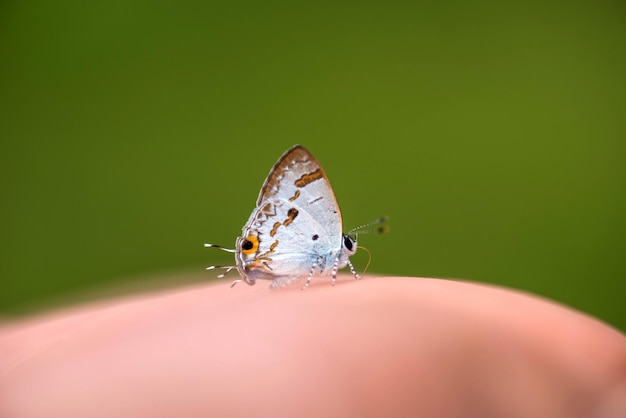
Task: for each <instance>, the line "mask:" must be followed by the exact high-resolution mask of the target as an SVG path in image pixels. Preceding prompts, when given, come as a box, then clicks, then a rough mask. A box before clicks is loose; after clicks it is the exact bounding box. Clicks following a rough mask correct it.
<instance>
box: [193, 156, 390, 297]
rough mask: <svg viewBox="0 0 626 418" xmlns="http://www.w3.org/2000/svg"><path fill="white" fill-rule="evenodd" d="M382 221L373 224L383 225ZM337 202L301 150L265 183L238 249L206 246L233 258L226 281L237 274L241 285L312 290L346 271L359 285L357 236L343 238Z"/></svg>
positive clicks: (321, 171)
mask: <svg viewBox="0 0 626 418" xmlns="http://www.w3.org/2000/svg"><path fill="white" fill-rule="evenodd" d="M385 220H386V219H385V218H380V219H378V220H376V221H374V222H371V223H370V224H367V225H364V226H369V225H372V224H374V223H380V222H384V221H385ZM342 227H343V222H342V217H341V211H340V210H339V205H338V204H337V199H336V198H335V194H334V193H333V189H332V187H331V185H330V182H329V181H328V177H327V176H326V173H325V172H324V169H322V166H321V165H320V163H319V162H318V161H317V160H316V159H315V157H314V156H313V155H312V154H311V153H310V152H309V151H308V150H307V149H306V148H304V147H303V146H301V145H295V146H293V147H292V148H290V149H289V150H287V151H286V152H285V153H284V154H283V155H282V156H281V157H280V159H279V160H278V162H276V164H275V165H274V167H272V169H271V171H270V173H269V175H268V176H267V178H266V179H265V183H263V187H262V188H261V192H260V193H259V197H258V199H257V202H256V208H255V209H254V210H253V211H252V214H251V215H250V218H249V219H248V221H247V222H246V224H245V225H244V227H243V230H242V235H241V237H238V238H237V241H236V243H235V249H229V248H225V247H222V246H220V245H216V244H204V246H205V247H214V248H219V249H221V250H224V251H227V252H231V253H234V254H235V265H234V266H210V267H207V270H212V269H216V268H223V269H226V271H225V272H224V273H223V274H221V275H219V276H218V277H223V276H225V275H226V274H228V273H229V272H230V271H231V270H233V269H237V271H238V272H239V274H240V276H241V279H239V280H235V281H234V282H233V284H232V285H231V287H232V286H234V285H235V284H237V283H239V282H242V281H243V282H246V283H248V284H249V285H254V284H255V283H256V281H257V280H271V281H272V283H271V287H273V288H277V287H283V286H286V285H287V284H289V283H292V282H294V281H296V280H298V279H303V278H306V283H305V285H304V288H306V287H308V286H309V284H310V283H311V279H312V278H313V277H314V276H328V275H330V276H331V283H332V284H335V282H336V280H337V271H338V270H339V269H341V268H344V267H345V266H346V265H347V266H349V267H350V271H351V272H352V275H353V276H354V277H355V278H356V279H359V278H360V277H359V275H358V274H357V273H356V271H355V269H354V266H353V265H352V263H351V262H350V256H352V255H354V253H355V252H356V250H357V236H356V235H353V234H352V232H353V231H354V230H353V231H350V232H348V233H343V230H342ZM356 229H360V228H356Z"/></svg>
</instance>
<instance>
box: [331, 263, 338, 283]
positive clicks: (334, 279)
mask: <svg viewBox="0 0 626 418" xmlns="http://www.w3.org/2000/svg"><path fill="white" fill-rule="evenodd" d="M337 270H339V257H337V259H336V260H335V264H333V274H332V278H331V279H330V284H331V285H333V286H334V285H335V283H336V282H337Z"/></svg>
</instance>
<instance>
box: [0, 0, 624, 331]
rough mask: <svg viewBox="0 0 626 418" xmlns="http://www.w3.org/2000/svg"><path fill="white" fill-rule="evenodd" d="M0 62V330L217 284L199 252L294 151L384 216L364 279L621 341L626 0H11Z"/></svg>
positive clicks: (350, 219) (5, 10) (224, 258)
mask: <svg viewBox="0 0 626 418" xmlns="http://www.w3.org/2000/svg"><path fill="white" fill-rule="evenodd" d="M0 57H1V62H2V64H1V65H0V170H1V182H2V183H1V190H2V203H1V207H0V225H1V238H0V242H1V248H0V283H1V288H0V311H1V313H2V314H3V316H5V317H10V316H12V315H21V314H25V313H29V312H33V311H36V310H37V309H38V308H37V307H38V306H39V307H41V306H47V305H46V301H48V300H52V299H55V298H59V297H62V296H63V295H71V294H80V292H81V291H86V290H89V289H104V288H107V287H110V286H112V287H114V286H116V285H122V284H128V282H129V281H133V280H135V279H132V278H133V277H135V278H137V279H136V280H138V281H139V280H145V279H139V278H140V277H146V276H151V275H158V274H164V275H167V272H172V271H187V272H189V271H191V272H193V273H191V274H187V275H185V276H184V277H186V279H185V280H188V281H197V282H201V281H205V280H210V279H211V278H212V277H214V276H215V273H212V272H206V271H204V270H203V267H205V266H207V265H210V264H224V263H228V262H230V261H231V259H232V257H231V255H229V254H225V253H221V252H219V251H216V250H207V249H204V248H203V246H202V244H203V243H204V242H213V243H220V244H224V245H232V244H233V243H234V240H235V237H236V236H237V235H238V234H239V233H240V231H241V227H242V226H243V224H244V222H245V221H246V219H247V218H248V216H249V214H250V212H251V211H252V209H253V207H254V202H255V200H256V197H257V194H258V191H259V188H260V187H261V184H262V183H263V180H264V178H265V176H266V175H267V173H268V171H269V169H270V167H271V166H272V165H273V164H274V162H275V161H276V159H277V158H278V157H279V156H280V155H281V154H282V153H283V152H284V151H285V150H286V149H287V148H289V147H290V146H292V145H293V144H295V143H301V144H303V145H305V146H307V147H308V148H309V149H310V150H311V151H312V152H313V153H314V154H315V155H316V157H317V158H318V159H319V160H320V162H321V163H322V164H323V166H324V168H325V170H326V172H327V174H328V175H329V177H330V179H331V181H332V184H333V186H334V189H335V192H336V194H337V197H338V200H339V203H340V204H341V207H342V210H343V216H344V223H345V229H349V228H351V227H354V226H357V225H360V224H363V223H366V222H368V221H370V220H372V219H375V218H377V217H379V216H381V215H389V216H390V218H391V221H390V227H391V232H390V233H389V234H388V235H382V236H380V235H369V236H362V237H361V239H360V244H362V245H365V246H367V247H368V248H369V250H370V251H371V253H372V264H371V267H370V271H372V272H377V273H387V274H394V275H413V276H430V277H444V278H462V279H469V280H474V281H480V282H487V283H497V284H501V285H504V286H510V287H514V288H518V289H525V290H527V291H530V292H532V293H536V294H539V295H544V296H546V297H548V298H552V299H555V300H558V301H561V302H563V303H564V304H567V305H570V306H573V307H575V308H577V309H580V310H582V311H584V312H588V313H590V314H592V315H595V316H597V317H599V318H601V319H602V320H604V321H607V322H608V323H610V324H612V325H614V326H616V327H618V328H621V329H622V330H624V329H626V306H625V301H626V292H625V288H626V285H625V281H626V277H625V270H626V269H625V262H626V256H625V254H624V253H625V249H626V220H625V218H626V217H625V216H624V215H625V214H626V213H625V209H626V193H625V190H626V188H625V185H626V184H625V181H624V180H625V174H626V165H625V158H624V157H625V151H626V149H625V148H626V147H625V140H626V7H625V6H624V4H623V3H622V2H619V1H608V0H604V1H602V0H601V1H596V0H593V1H592V0H584V1H583V0H579V1H555V0H548V1H537V2H532V1H527V0H524V1H521V0H520V1H512V2H506V3H504V4H503V3H501V2H491V1H486V2H466V1H460V0H459V1H452V2H424V3H423V4H422V3H420V2H341V1H339V2H336V1H335V2H329V3H327V4H324V3H319V2H309V4H306V5H303V4H297V3H293V2H272V1H270V2H268V1H264V2H253V1H235V2H223V3H217V2H175V3H170V2H162V3H159V2H152V3H150V4H147V3H145V2H139V1H135V0H123V1H120V0H114V1H111V2H104V3H98V4H97V3H93V2H87V3H85V2H76V1H66V0H59V1H56V2H48V3H33V2H24V1H10V0H9V1H5V2H3V3H2V5H0ZM354 261H355V264H356V265H357V267H358V268H359V269H360V270H362V269H363V268H364V266H365V264H366V263H367V256H366V255H365V254H364V253H363V252H361V253H360V254H357V255H356V256H355V258H354ZM184 284H185V283H172V284H171V285H172V286H174V285H184ZM261 285H265V284H261ZM529 320H537V319H536V318H529Z"/></svg>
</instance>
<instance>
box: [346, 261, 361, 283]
mask: <svg viewBox="0 0 626 418" xmlns="http://www.w3.org/2000/svg"><path fill="white" fill-rule="evenodd" d="M348 267H350V272H352V275H353V276H354V278H355V279H357V280H359V279H361V276H359V273H357V272H356V270H354V266H353V265H352V263H351V262H350V260H348Z"/></svg>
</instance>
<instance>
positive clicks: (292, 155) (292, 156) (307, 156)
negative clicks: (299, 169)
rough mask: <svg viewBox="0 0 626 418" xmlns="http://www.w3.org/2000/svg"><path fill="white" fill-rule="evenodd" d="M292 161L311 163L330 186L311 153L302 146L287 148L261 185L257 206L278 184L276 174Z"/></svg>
mask: <svg viewBox="0 0 626 418" xmlns="http://www.w3.org/2000/svg"><path fill="white" fill-rule="evenodd" d="M292 160H298V161H312V162H313V163H314V164H315V165H316V166H317V167H318V168H319V170H320V171H321V173H322V176H323V178H324V180H326V182H328V183H329V184H330V182H329V181H328V177H327V176H326V173H325V172H324V169H323V168H322V166H321V165H320V163H319V162H318V161H317V159H316V158H315V157H314V156H313V154H311V152H309V150H307V149H306V148H304V147H303V146H302V145H299V144H296V145H294V146H293V147H291V148H289V149H288V150H287V151H285V153H284V154H283V155H282V156H281V157H280V158H279V159H278V161H277V162H276V164H274V166H273V167H272V169H271V170H270V172H269V174H268V175H267V178H266V179H265V182H264V183H263V187H261V192H260V193H259V197H258V198H257V201H256V204H257V206H260V205H261V204H262V203H263V202H264V201H265V198H264V196H265V195H266V194H267V191H268V190H269V189H270V188H271V187H273V186H274V185H276V184H279V183H280V180H279V179H278V176H279V174H278V173H280V172H281V171H283V169H284V167H285V166H286V165H288V164H289V163H290V162H291V161H292Z"/></svg>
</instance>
